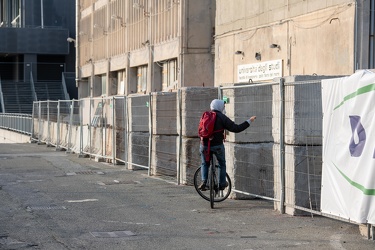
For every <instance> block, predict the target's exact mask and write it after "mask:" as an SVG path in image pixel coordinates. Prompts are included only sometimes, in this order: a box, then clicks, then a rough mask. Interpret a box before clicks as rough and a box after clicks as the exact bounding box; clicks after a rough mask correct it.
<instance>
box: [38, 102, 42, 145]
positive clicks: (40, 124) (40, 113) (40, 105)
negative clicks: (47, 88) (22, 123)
mask: <svg viewBox="0 0 375 250" xmlns="http://www.w3.org/2000/svg"><path fill="white" fill-rule="evenodd" d="M38 106H39V107H38V109H39V114H38V130H39V131H38V144H40V136H41V135H40V131H41V127H42V104H41V102H38Z"/></svg>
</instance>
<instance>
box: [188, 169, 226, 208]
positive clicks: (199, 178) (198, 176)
mask: <svg viewBox="0 0 375 250" xmlns="http://www.w3.org/2000/svg"><path fill="white" fill-rule="evenodd" d="M226 180H227V182H228V187H226V188H225V189H224V190H219V192H218V193H217V194H216V195H215V198H214V201H215V202H221V201H223V200H225V199H226V198H228V196H229V195H230V192H231V191H232V182H231V179H230V178H229V175H228V174H227V175H226ZM193 181H194V187H195V190H196V191H197V193H198V194H199V195H200V196H201V197H202V198H203V199H205V200H207V201H210V194H209V189H207V191H202V190H200V189H199V184H200V183H201V182H202V174H201V167H199V168H197V170H195V173H194V180H193ZM207 184H208V183H207Z"/></svg>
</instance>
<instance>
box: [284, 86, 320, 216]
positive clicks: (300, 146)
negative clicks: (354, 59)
mask: <svg viewBox="0 0 375 250" xmlns="http://www.w3.org/2000/svg"><path fill="white" fill-rule="evenodd" d="M284 92H285V95H284V96H285V137H284V141H285V169H284V172H285V205H286V209H289V210H292V211H290V212H289V213H292V214H299V213H303V210H307V211H308V210H310V211H320V196H321V177H322V117H323V114H322V100H321V96H322V95H321V81H304V82H292V83H285V85H284ZM295 208H297V210H295ZM298 208H301V209H298Z"/></svg>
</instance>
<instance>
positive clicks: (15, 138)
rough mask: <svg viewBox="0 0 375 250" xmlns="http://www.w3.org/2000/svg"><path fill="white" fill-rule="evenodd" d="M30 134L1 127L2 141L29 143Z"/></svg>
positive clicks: (0, 139)
mask: <svg viewBox="0 0 375 250" xmlns="http://www.w3.org/2000/svg"><path fill="white" fill-rule="evenodd" d="M30 139H31V138H30V136H29V135H24V134H20V133H18V132H12V131H10V130H6V129H1V128H0V143H28V142H30Z"/></svg>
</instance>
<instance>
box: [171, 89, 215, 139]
mask: <svg viewBox="0 0 375 250" xmlns="http://www.w3.org/2000/svg"><path fill="white" fill-rule="evenodd" d="M180 98H181V117H182V118H181V124H180V121H179V120H178V121H177V124H178V125H179V126H181V130H182V136H185V137H198V125H199V120H200V118H201V116H202V114H203V112H204V111H207V110H210V103H211V101H212V100H213V99H217V98H218V91H217V88H203V87H201V88H199V87H187V88H181V97H180Z"/></svg>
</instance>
